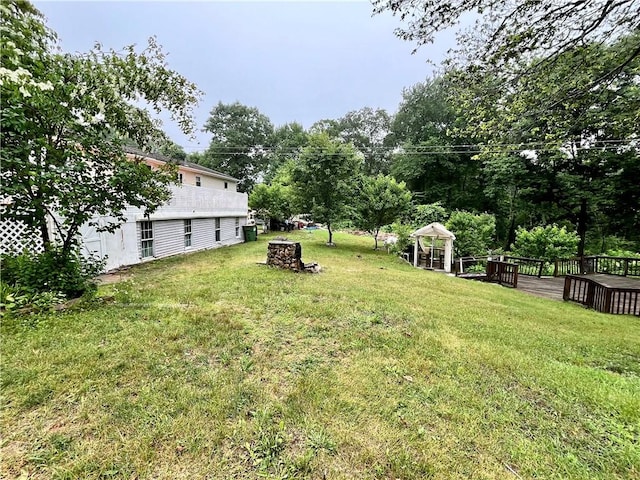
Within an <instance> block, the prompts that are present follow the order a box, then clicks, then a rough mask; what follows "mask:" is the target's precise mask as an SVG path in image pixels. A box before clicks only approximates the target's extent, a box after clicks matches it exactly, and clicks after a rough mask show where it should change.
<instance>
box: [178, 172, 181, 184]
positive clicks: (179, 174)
mask: <svg viewBox="0 0 640 480" xmlns="http://www.w3.org/2000/svg"><path fill="white" fill-rule="evenodd" d="M178 183H182V174H181V173H178Z"/></svg>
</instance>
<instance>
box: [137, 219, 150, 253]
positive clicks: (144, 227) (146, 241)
mask: <svg viewBox="0 0 640 480" xmlns="http://www.w3.org/2000/svg"><path fill="white" fill-rule="evenodd" d="M140 251H141V252H142V258H147V257H153V222H151V221H148V220H146V221H144V222H140Z"/></svg>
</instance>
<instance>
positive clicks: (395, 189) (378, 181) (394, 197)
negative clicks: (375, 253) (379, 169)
mask: <svg viewBox="0 0 640 480" xmlns="http://www.w3.org/2000/svg"><path fill="white" fill-rule="evenodd" d="M410 208H411V192H409V190H407V187H406V185H405V184H404V182H400V183H398V182H396V179H395V178H393V177H389V176H384V175H378V176H376V177H363V178H362V185H361V187H360V190H359V192H358V196H357V200H356V216H355V223H356V226H357V227H358V228H361V229H363V230H365V231H367V232H369V233H370V234H371V235H372V236H373V240H374V250H377V249H378V234H379V233H380V229H381V228H382V227H384V226H385V225H389V224H391V223H393V222H394V221H396V220H397V219H398V218H400V217H401V216H402V215H404V214H405V213H407V212H408V211H409V209H410Z"/></svg>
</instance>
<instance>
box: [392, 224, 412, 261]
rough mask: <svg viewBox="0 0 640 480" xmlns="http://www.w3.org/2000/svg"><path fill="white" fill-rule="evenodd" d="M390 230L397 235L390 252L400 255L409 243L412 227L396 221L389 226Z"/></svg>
mask: <svg viewBox="0 0 640 480" xmlns="http://www.w3.org/2000/svg"><path fill="white" fill-rule="evenodd" d="M391 230H392V232H393V233H394V234H395V235H396V237H398V241H397V242H396V244H395V245H393V246H392V247H391V253H394V254H396V255H400V254H401V253H402V252H404V251H405V250H406V249H407V247H408V246H409V245H411V243H412V241H411V234H412V233H413V231H414V228H413V227H412V226H411V225H405V224H402V223H398V222H396V223H394V224H393V225H392V226H391Z"/></svg>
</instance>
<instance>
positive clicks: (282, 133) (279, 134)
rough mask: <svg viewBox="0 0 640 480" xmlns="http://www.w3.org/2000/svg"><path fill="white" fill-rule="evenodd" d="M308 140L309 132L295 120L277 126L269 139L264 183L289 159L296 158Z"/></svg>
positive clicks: (268, 181)
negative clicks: (269, 146)
mask: <svg viewBox="0 0 640 480" xmlns="http://www.w3.org/2000/svg"><path fill="white" fill-rule="evenodd" d="M308 141H309V134H308V133H307V132H306V131H305V129H304V127H303V126H302V125H300V124H299V123H297V122H291V123H286V124H284V125H282V126H280V127H277V128H276V129H275V130H274V132H273V136H272V138H271V140H270V144H271V149H270V151H269V153H268V155H267V165H266V169H265V170H266V171H265V174H264V181H265V183H270V182H271V180H272V179H273V178H274V177H275V176H276V175H277V174H278V170H279V169H280V168H281V167H282V166H283V165H284V164H286V163H287V162H288V161H289V160H294V161H295V160H297V159H298V157H299V156H300V152H302V148H303V147H305V146H306V145H307V142H308Z"/></svg>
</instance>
